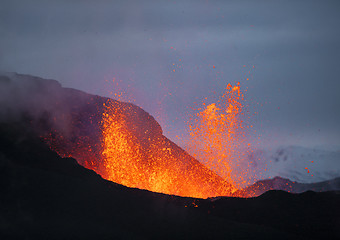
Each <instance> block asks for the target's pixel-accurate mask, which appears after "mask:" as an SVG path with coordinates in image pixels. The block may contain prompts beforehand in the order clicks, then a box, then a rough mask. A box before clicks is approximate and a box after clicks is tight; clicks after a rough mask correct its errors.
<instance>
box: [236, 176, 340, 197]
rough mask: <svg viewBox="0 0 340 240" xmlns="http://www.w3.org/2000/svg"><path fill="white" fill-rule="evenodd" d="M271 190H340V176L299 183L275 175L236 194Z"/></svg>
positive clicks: (244, 194)
mask: <svg viewBox="0 0 340 240" xmlns="http://www.w3.org/2000/svg"><path fill="white" fill-rule="evenodd" d="M270 190H282V191H286V192H290V193H303V192H306V191H314V192H326V191H339V190H340V178H335V179H332V180H328V181H323V182H317V183H298V182H292V181H290V180H289V179H285V178H281V177H275V178H272V179H265V180H261V181H258V182H256V183H254V184H252V185H250V186H248V187H246V188H244V189H242V190H238V191H237V192H236V193H235V195H237V196H243V197H254V196H260V195H261V194H263V193H265V192H267V191H270Z"/></svg>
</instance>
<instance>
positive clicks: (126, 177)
mask: <svg viewBox="0 0 340 240" xmlns="http://www.w3.org/2000/svg"><path fill="white" fill-rule="evenodd" d="M70 96H71V97H72V98H73V96H74V95H73V93H72V94H71V95H70ZM242 100H243V95H242V93H241V91H240V86H239V84H237V85H236V86H231V85H230V84H229V85H228V86H227V88H226V91H225V94H224V95H223V96H222V97H221V99H220V100H219V101H218V102H216V103H211V104H208V105H204V106H205V107H204V109H203V110H201V111H200V112H198V113H197V115H196V117H195V118H194V119H193V122H192V124H191V125H190V131H191V132H190V141H191V144H190V145H191V148H190V149H189V150H190V152H191V153H192V154H193V156H194V157H195V158H196V159H198V160H199V161H200V162H199V161H198V160H196V159H195V158H194V157H192V156H190V155H189V154H188V153H187V152H186V151H184V150H183V149H181V148H180V147H178V146H177V145H176V144H175V143H173V142H171V141H170V140H169V139H167V138H166V137H165V136H164V135H163V134H162V129H161V127H160V126H159V124H158V123H157V122H156V121H155V120H154V118H153V117H152V116H150V115H149V114H148V113H146V112H145V111H144V110H142V109H141V108H139V107H137V106H135V105H133V104H131V103H124V102H120V101H116V100H112V99H107V98H101V97H98V96H96V97H91V98H89V100H88V102H87V103H86V104H85V105H77V104H74V105H72V111H70V114H69V115H67V114H64V113H62V114H60V116H59V115H57V117H51V120H52V121H54V122H55V123H58V122H61V121H62V120H63V121H64V119H66V120H67V122H69V123H70V125H71V126H70V127H69V128H68V129H66V130H61V129H51V130H50V132H49V133H47V134H45V135H44V136H43V138H44V139H45V142H46V143H47V144H49V146H50V147H51V148H52V149H53V150H55V151H56V152H58V153H59V154H60V155H61V156H63V157H74V158H75V159H77V161H78V163H80V164H81V165H83V166H85V167H87V168H89V169H93V170H94V171H96V172H97V173H98V174H100V175H101V176H102V177H103V178H105V179H108V180H111V181H114V182H116V183H119V184H123V185H125V186H128V187H134V188H140V189H147V190H150V191H154V192H161V193H166V194H173V195H179V196H187V197H197V198H208V197H216V196H237V194H238V193H239V191H238V189H239V186H240V184H242V183H244V182H246V180H247V179H246V177H245V176H246V175H244V174H243V173H244V171H243V172H242V171H240V170H239V169H246V166H245V167H244V166H243V165H242V163H241V161H240V159H241V158H243V156H244V155H245V153H243V152H242V146H243V145H245V144H246V141H245V138H244V137H243V135H244V134H245V131H244V126H243V122H242V119H241V118H242V114H243V105H242ZM74 102H75V103H76V102H77V101H74ZM54 125H55V124H52V126H54ZM65 125H66V124H65ZM242 154H244V155H243V156H242ZM202 163H203V164H202ZM240 166H241V167H240Z"/></svg>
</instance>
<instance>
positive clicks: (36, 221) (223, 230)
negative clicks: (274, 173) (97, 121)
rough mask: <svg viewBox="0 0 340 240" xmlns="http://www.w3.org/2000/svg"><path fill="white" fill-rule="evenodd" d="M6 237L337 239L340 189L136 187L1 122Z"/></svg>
mask: <svg viewBox="0 0 340 240" xmlns="http://www.w3.org/2000/svg"><path fill="white" fill-rule="evenodd" d="M0 178H1V179H0V196H1V197H0V238H1V239H35V240H37V239H220V238H221V239H261V240H263V239H339V237H340V231H339V229H340V228H339V223H340V221H339V220H340V212H339V207H338V203H339V201H340V195H339V194H338V193H337V192H324V193H315V192H306V193H302V194H290V193H286V192H282V191H269V192H267V193H265V194H263V195H261V196H260V197H257V198H249V199H242V198H227V197H224V198H221V197H220V198H213V199H196V198H183V197H177V196H170V195H165V194H159V193H153V192H149V191H146V190H139V189H132V188H128V187H124V186H122V185H119V184H116V183H113V182H110V181H107V180H104V179H102V178H101V177H100V176H99V175H98V174H96V173H95V172H94V171H92V170H89V169H86V168H84V167H82V166H80V165H79V164H78V163H77V162H76V160H75V159H73V158H61V157H60V156H59V155H58V154H57V153H55V152H53V151H52V150H50V148H49V147H48V146H47V145H46V144H45V143H44V142H42V141H41V139H40V138H38V137H37V136H35V133H34V131H32V129H29V128H27V126H26V123H22V122H13V123H2V124H0Z"/></svg>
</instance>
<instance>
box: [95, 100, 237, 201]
mask: <svg viewBox="0 0 340 240" xmlns="http://www.w3.org/2000/svg"><path fill="white" fill-rule="evenodd" d="M125 118H126V116H124V114H123V111H122V109H117V108H116V107H114V105H113V104H112V102H111V101H108V102H107V103H105V110H104V113H103V120H102V128H103V140H102V149H103V151H102V157H103V162H104V164H103V169H101V170H100V174H101V175H102V176H103V177H104V178H106V179H108V180H111V181H114V182H117V183H120V184H123V185H125V186H128V187H137V188H141V189H147V190H150V191H154V192H161V193H166V194H174V195H180V196H188V197H200V198H207V197H213V196H220V195H231V194H232V193H233V192H235V191H236V188H234V187H233V186H232V185H231V184H229V183H228V182H227V181H224V180H223V179H222V178H221V177H219V176H218V175H216V174H215V173H214V172H212V171H210V170H209V169H207V168H206V167H204V166H203V165H202V164H200V163H199V162H198V161H197V160H195V159H193V158H192V157H191V156H189V155H188V154H187V153H186V152H185V151H183V150H182V149H180V148H179V147H178V146H177V145H175V144H174V143H172V142H171V141H169V140H168V139H167V138H165V137H164V136H163V135H156V136H154V137H153V138H139V137H136V135H134V134H131V130H130V129H129V126H128V124H127V120H126V119H125Z"/></svg>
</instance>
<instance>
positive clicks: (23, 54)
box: [0, 0, 340, 146]
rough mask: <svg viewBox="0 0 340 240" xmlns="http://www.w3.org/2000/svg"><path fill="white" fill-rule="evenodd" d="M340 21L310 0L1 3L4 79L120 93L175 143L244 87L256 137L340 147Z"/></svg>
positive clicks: (335, 9) (329, 4)
mask: <svg viewBox="0 0 340 240" xmlns="http://www.w3.org/2000/svg"><path fill="white" fill-rule="evenodd" d="M339 12H340V2H339V1H311V0H308V1H307V0H306V1H101V0H99V1H78V0H67V1H62V0H59V1H47V0H44V1H39V0H37V1H18V0H2V1H1V3H0V36H1V37H0V70H1V71H15V72H18V73H23V74H31V75H36V76H40V77H44V78H52V79H56V80H58V81H60V82H61V83H62V85H63V86H65V87H72V88H77V89H80V90H84V91H86V92H89V93H93V94H98V95H102V96H112V93H119V92H121V91H123V92H125V95H124V96H123V100H130V101H133V100H134V103H135V104H137V105H139V106H141V107H142V108H143V109H145V110H146V111H148V112H149V113H150V114H152V115H153V116H154V117H155V118H156V119H157V120H158V121H159V122H160V123H161V125H162V127H163V130H164V133H165V135H166V136H168V137H169V138H170V139H172V140H174V141H175V142H177V143H180V142H179V141H178V140H177V139H176V137H175V136H176V135H181V134H182V133H183V132H185V131H184V129H185V122H186V121H187V120H188V118H187V116H188V113H190V112H191V107H195V102H201V101H202V100H203V99H204V98H205V97H207V98H208V100H207V101H208V102H213V101H216V99H217V98H218V96H219V95H220V94H221V93H222V90H223V88H224V87H225V86H226V85H227V84H228V83H232V84H233V83H235V81H240V82H241V87H242V88H243V89H245V88H248V91H247V94H246V99H247V102H248V104H249V110H250V112H251V113H254V112H258V114H255V115H254V116H252V117H251V123H252V124H253V125H254V129H256V130H257V133H256V134H253V135H251V137H254V138H255V137H256V136H258V135H259V134H261V143H262V144H267V143H271V144H278V145H280V144H298V145H305V146H314V145H329V144H331V145H340V110H339V109H340V94H339V92H340V79H339V76H340V67H339V66H338V65H339V63H340V61H339V59H340V46H339V44H340V30H339V29H340V27H339V24H340V14H339ZM213 66H215V68H213ZM253 66H254V67H253ZM173 70H175V72H174V71H173ZM247 78H249V81H246V79H247ZM112 79H116V81H115V83H112Z"/></svg>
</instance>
